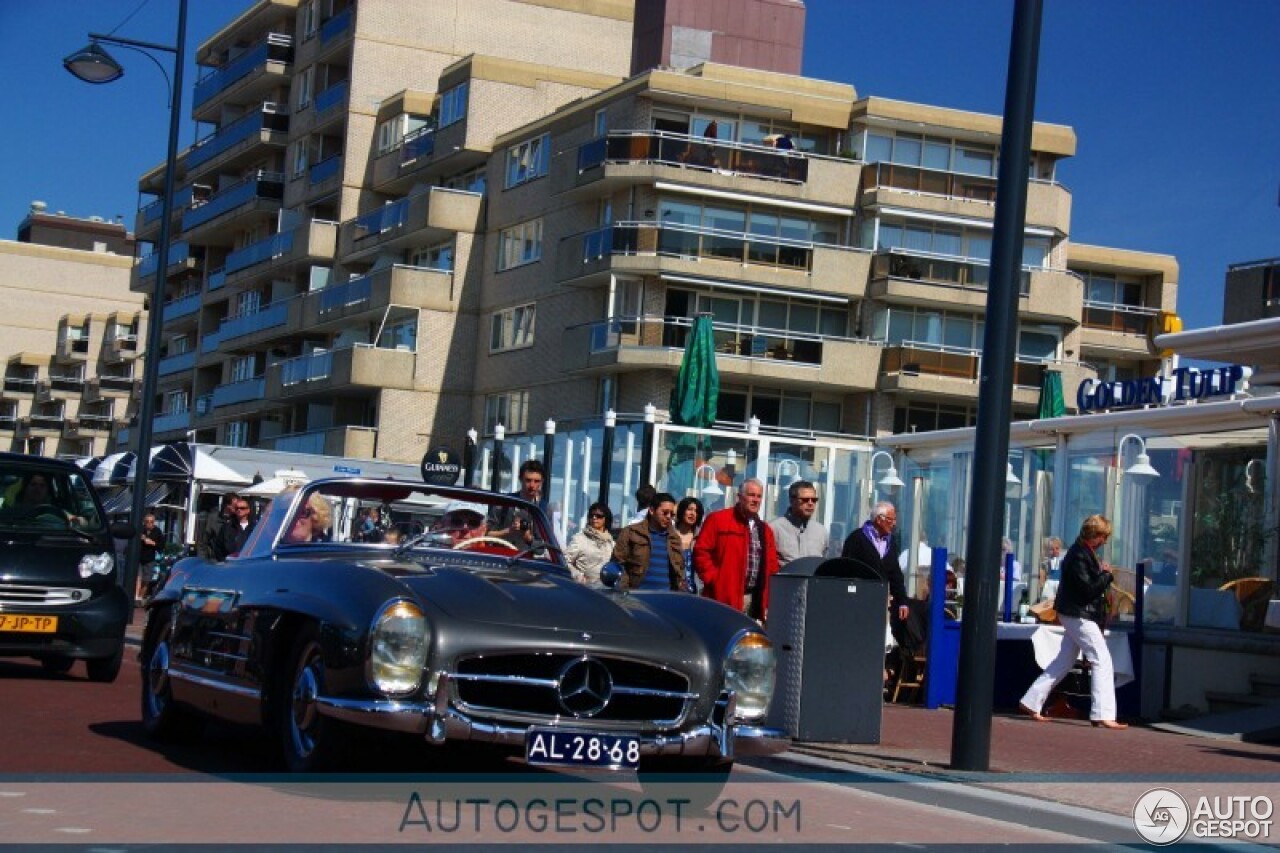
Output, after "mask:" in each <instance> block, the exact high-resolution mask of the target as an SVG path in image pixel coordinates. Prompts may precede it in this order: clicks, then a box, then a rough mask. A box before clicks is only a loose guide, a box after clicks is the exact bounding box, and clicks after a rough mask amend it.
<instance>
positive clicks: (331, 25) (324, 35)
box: [320, 6, 354, 44]
mask: <svg viewBox="0 0 1280 853" xmlns="http://www.w3.org/2000/svg"><path fill="white" fill-rule="evenodd" d="M353 8H354V7H352V6H348V7H347V8H345V9H343V10H342V11H341V12H339V13H338V14H336V15H334V16H333V17H332V18H330V19H329V20H327V21H325V22H324V23H323V24H321V25H320V43H321V44H328V43H329V42H330V41H332V40H333V39H335V38H337V37H338V36H340V35H342V34H343V33H345V32H346V31H347V30H349V29H351V11H352V9H353Z"/></svg>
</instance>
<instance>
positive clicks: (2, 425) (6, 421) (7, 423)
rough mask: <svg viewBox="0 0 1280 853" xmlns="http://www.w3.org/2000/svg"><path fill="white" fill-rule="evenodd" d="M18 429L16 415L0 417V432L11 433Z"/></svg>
mask: <svg viewBox="0 0 1280 853" xmlns="http://www.w3.org/2000/svg"><path fill="white" fill-rule="evenodd" d="M17 428H18V416H17V415H0V430H4V431H5V432H12V431H13V430H15V429H17Z"/></svg>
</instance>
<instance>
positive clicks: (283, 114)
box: [187, 101, 289, 176]
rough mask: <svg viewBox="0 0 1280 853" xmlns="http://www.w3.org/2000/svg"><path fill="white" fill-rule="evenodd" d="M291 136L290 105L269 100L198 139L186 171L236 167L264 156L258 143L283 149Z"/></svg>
mask: <svg viewBox="0 0 1280 853" xmlns="http://www.w3.org/2000/svg"><path fill="white" fill-rule="evenodd" d="M288 138H289V112H288V106H287V105H285V104H276V103H272V102H270V101H268V102H266V103H264V104H262V105H261V106H259V107H258V108H256V109H255V110H253V111H252V112H250V113H248V114H246V115H243V116H241V117H240V118H238V119H236V120H235V121H233V122H231V123H230V124H228V125H226V126H224V127H220V128H218V130H216V131H215V132H213V133H211V134H209V135H208V136H206V137H204V138H203V139H201V140H199V141H198V142H196V144H195V145H193V146H192V147H191V149H190V150H189V151H188V152H187V173H188V174H189V175H192V176H195V175H199V174H201V173H203V172H208V171H212V170H213V169H214V168H217V169H220V170H224V171H233V170H236V169H237V168H238V167H240V166H244V165H248V164H249V163H250V162H252V161H254V160H259V159H260V158H261V157H262V156H263V152H262V151H261V150H259V147H258V146H261V145H269V146H272V147H275V148H281V149H283V148H284V146H285V145H286V144H287V142H288Z"/></svg>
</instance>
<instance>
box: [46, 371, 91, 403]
mask: <svg viewBox="0 0 1280 853" xmlns="http://www.w3.org/2000/svg"><path fill="white" fill-rule="evenodd" d="M83 393H84V376H83V375H81V374H50V376H49V378H48V379H42V380H40V381H39V382H37V383H36V396H35V399H36V402H37V403H44V402H48V401H49V400H67V399H70V398H71V397H79V396H80V395H81V394H83Z"/></svg>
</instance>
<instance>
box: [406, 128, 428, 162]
mask: <svg viewBox="0 0 1280 853" xmlns="http://www.w3.org/2000/svg"><path fill="white" fill-rule="evenodd" d="M435 150H436V129H435V128H434V127H430V126H428V127H420V128H418V129H417V130H415V131H413V132H411V133H407V134H405V137H404V142H403V143H401V145H400V165H401V166H403V165H404V164H405V163H412V162H413V161H414V160H417V159H418V158H419V157H430V156H431V155H432V154H434V153H435Z"/></svg>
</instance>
